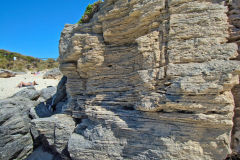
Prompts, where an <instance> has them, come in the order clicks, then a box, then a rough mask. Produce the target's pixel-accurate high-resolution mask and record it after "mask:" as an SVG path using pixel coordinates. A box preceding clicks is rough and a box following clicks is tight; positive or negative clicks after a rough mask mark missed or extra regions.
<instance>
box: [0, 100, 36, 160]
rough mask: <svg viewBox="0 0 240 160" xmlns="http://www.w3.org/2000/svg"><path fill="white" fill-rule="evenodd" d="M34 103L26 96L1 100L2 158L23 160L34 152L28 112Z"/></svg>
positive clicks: (0, 142)
mask: <svg viewBox="0 0 240 160" xmlns="http://www.w3.org/2000/svg"><path fill="white" fill-rule="evenodd" d="M34 105H35V103H34V102H32V101H30V100H29V99H26V98H24V97H15V98H9V99H5V100H0V160H8V159H19V160H21V159H25V158H26V157H27V156H28V155H29V154H30V153H31V152H32V150H33V141H32V137H31V134H30V118H29V117H28V113H29V110H30V108H31V107H34Z"/></svg>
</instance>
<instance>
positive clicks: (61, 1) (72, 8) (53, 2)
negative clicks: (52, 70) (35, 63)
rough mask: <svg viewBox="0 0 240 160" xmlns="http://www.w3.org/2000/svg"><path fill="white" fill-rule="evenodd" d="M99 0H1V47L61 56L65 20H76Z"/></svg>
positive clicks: (32, 54)
mask: <svg viewBox="0 0 240 160" xmlns="http://www.w3.org/2000/svg"><path fill="white" fill-rule="evenodd" d="M95 1H96V0H0V6H1V9H0V49H6V50H9V51H14V52H19V53H21V54H24V55H29V56H34V57H37V58H57V57H58V42H59V39H60V35H61V31H62V30H63V28H64V25H65V24H74V23H77V22H78V20H79V19H80V18H81V17H82V15H83V13H84V11H85V9H86V7H87V5H88V4H92V3H94V2H95Z"/></svg>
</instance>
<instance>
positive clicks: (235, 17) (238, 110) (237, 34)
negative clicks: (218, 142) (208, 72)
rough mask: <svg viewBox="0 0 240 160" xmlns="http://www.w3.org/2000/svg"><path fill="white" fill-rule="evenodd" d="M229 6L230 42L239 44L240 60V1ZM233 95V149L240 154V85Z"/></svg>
mask: <svg viewBox="0 0 240 160" xmlns="http://www.w3.org/2000/svg"><path fill="white" fill-rule="evenodd" d="M228 6H229V12H228V17H229V22H230V24H231V26H230V37H229V42H235V43H237V44H238V56H237V58H236V60H240V55H239V54H240V1H238V0H233V1H229V2H228ZM232 93H233V95H234V100H235V110H234V113H235V115H234V119H233V122H234V126H233V131H232V149H233V151H235V152H237V153H239V154H240V123H239V122H240V103H239V102H240V85H237V86H235V87H234V88H233V89H232Z"/></svg>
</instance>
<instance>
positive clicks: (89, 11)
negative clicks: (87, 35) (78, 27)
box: [78, 0, 102, 24]
mask: <svg viewBox="0 0 240 160" xmlns="http://www.w3.org/2000/svg"><path fill="white" fill-rule="evenodd" d="M101 3H102V1H101V0H99V1H97V2H95V3H93V4H89V5H88V6H87V8H86V10H85V12H84V14H83V16H82V18H81V19H80V20H79V21H78V24H81V23H88V22H89V21H90V20H91V19H92V17H93V15H94V14H95V13H96V12H98V10H99V6H100V4H101Z"/></svg>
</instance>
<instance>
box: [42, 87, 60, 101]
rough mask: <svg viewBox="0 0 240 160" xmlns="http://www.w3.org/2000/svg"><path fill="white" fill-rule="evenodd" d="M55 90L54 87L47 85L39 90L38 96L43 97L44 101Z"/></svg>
mask: <svg viewBox="0 0 240 160" xmlns="http://www.w3.org/2000/svg"><path fill="white" fill-rule="evenodd" d="M56 91H57V89H56V87H53V86H49V87H47V88H44V89H42V90H41V91H40V97H41V98H43V99H44V100H45V101H46V100H49V99H51V98H52V97H53V95H54V94H55V93H56Z"/></svg>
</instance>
